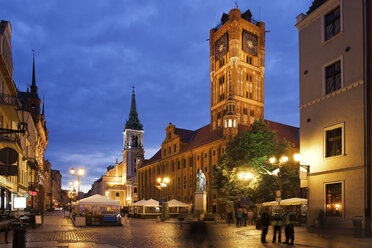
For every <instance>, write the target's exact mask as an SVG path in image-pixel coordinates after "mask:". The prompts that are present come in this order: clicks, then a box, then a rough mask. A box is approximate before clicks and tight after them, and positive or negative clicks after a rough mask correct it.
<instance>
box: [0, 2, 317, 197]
mask: <svg viewBox="0 0 372 248" xmlns="http://www.w3.org/2000/svg"><path fill="white" fill-rule="evenodd" d="M311 2H312V0H302V1H297V0H280V1H278V0H260V1H253V0H246V1H238V4H239V8H240V9H241V10H242V12H244V11H245V10H247V9H250V10H251V12H252V14H253V18H254V19H256V20H261V21H263V22H265V23H266V29H267V30H268V31H270V32H269V33H267V36H266V64H265V119H268V120H272V121H278V122H282V123H285V124H289V125H294V126H299V110H298V103H299V100H298V99H299V96H298V35H297V29H296V28H295V26H294V25H295V24H296V16H297V15H298V14H300V13H301V12H304V13H305V12H306V11H307V10H308V8H309V7H310V5H311ZM234 7H235V4H234V1H233V0H184V1H179V0H173V1H170V0H168V1H166V0H156V1H154V0H153V1H151V0H135V1H134V0H133V1H129V0H80V1H76V0H33V1H21V0H11V1H10V0H8V1H4V2H2V5H1V8H0V18H1V19H3V20H7V21H10V22H11V25H12V48H13V64H14V74H13V76H14V81H15V82H16V85H17V87H18V88H19V89H20V90H22V91H26V88H27V85H28V84H30V83H31V71H32V49H34V50H36V82H37V86H38V88H39V96H40V97H44V99H45V112H46V121H47V127H48V129H49V145H48V148H47V151H46V158H47V159H49V160H50V161H51V163H52V166H53V168H54V169H58V170H60V171H61V173H62V180H63V182H62V183H63V187H64V188H67V185H68V181H69V180H71V176H70V175H69V174H68V170H69V168H71V167H74V168H80V167H83V168H85V169H86V171H87V174H86V175H85V176H84V177H83V178H82V179H81V180H82V189H83V190H85V191H87V190H88V189H89V188H90V186H91V184H92V183H93V182H94V181H95V180H96V179H98V178H99V177H100V175H102V174H103V173H104V172H105V171H106V167H107V166H108V165H110V164H114V163H115V159H116V158H118V159H119V161H121V157H122V155H121V151H122V143H123V136H122V132H123V128H124V124H125V120H126V119H127V118H128V114H129V108H130V100H131V87H132V85H134V86H135V87H136V88H135V90H136V100H137V108H138V112H139V118H140V120H141V122H142V124H143V126H144V130H145V137H144V145H145V157H146V158H149V157H151V156H152V155H153V154H154V153H155V151H157V149H159V147H160V144H161V142H162V141H163V139H164V137H165V132H164V130H165V127H166V125H167V124H168V123H169V122H172V123H173V124H175V125H176V126H177V127H180V128H186V129H192V130H195V129H198V128H200V127H202V126H204V125H206V124H208V123H209V107H210V78H209V42H208V41H207V39H208V38H209V31H210V29H211V28H213V27H214V26H216V25H217V24H218V23H219V20H220V18H221V15H222V13H223V12H225V13H228V11H229V10H230V9H232V8H234Z"/></svg>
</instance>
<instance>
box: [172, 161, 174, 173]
mask: <svg viewBox="0 0 372 248" xmlns="http://www.w3.org/2000/svg"><path fill="white" fill-rule="evenodd" d="M172 171H174V161H172Z"/></svg>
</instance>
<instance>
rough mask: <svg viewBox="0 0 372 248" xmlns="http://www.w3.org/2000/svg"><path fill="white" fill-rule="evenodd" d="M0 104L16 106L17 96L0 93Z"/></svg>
mask: <svg viewBox="0 0 372 248" xmlns="http://www.w3.org/2000/svg"><path fill="white" fill-rule="evenodd" d="M0 104H5V105H10V106H17V97H16V96H12V95H9V94H4V93H0Z"/></svg>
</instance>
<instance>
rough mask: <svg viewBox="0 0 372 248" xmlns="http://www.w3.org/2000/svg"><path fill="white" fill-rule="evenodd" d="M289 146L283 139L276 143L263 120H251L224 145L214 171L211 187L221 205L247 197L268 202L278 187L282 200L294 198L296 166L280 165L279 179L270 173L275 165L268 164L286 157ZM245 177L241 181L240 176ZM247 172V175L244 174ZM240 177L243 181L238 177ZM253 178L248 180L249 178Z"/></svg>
mask: <svg viewBox="0 0 372 248" xmlns="http://www.w3.org/2000/svg"><path fill="white" fill-rule="evenodd" d="M292 150H293V145H292V144H291V143H290V142H288V141H287V140H285V139H283V140H282V141H280V142H278V141H277V139H276V131H275V130H270V129H269V128H268V124H267V123H266V122H265V121H264V120H262V119H261V120H258V121H255V122H254V123H253V124H252V126H251V128H250V130H248V131H245V132H243V133H241V134H238V135H236V136H235V137H234V138H233V139H232V140H231V141H230V142H229V143H227V146H226V154H225V155H224V156H223V157H222V158H221V160H220V161H219V163H218V164H217V166H216V167H215V168H214V172H213V173H214V176H213V188H214V189H215V190H217V192H218V196H219V199H220V200H222V201H225V202H229V201H238V200H240V198H241V197H250V199H251V201H253V202H263V201H272V200H274V199H275V192H276V191H277V190H279V189H280V188H281V191H282V196H283V197H290V196H295V195H297V194H298V191H299V178H298V167H297V166H296V165H295V164H292V165H291V166H288V165H287V164H286V165H284V166H282V168H281V170H280V171H281V175H280V177H276V176H273V174H272V171H273V170H275V169H276V168H278V166H279V164H277V165H274V166H273V165H271V164H270V163H268V159H269V157H271V156H275V157H277V158H278V157H281V156H282V155H286V156H289V155H290V154H291V153H292ZM243 172H244V173H246V174H245V175H248V176H247V177H246V178H245V179H246V180H244V175H243V174H241V175H239V174H240V173H243ZM247 173H250V174H247ZM242 175H243V180H242V179H239V178H238V177H239V176H242ZM251 175H252V176H253V177H250V176H251Z"/></svg>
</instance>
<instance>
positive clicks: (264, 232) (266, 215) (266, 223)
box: [261, 207, 270, 244]
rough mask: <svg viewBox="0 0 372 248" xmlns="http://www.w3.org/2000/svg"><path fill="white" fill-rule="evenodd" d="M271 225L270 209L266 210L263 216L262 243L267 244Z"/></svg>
mask: <svg viewBox="0 0 372 248" xmlns="http://www.w3.org/2000/svg"><path fill="white" fill-rule="evenodd" d="M269 225H270V215H269V208H267V207H266V208H264V211H263V213H262V215H261V243H262V244H265V243H267V241H266V235H267V232H268V231H269Z"/></svg>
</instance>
